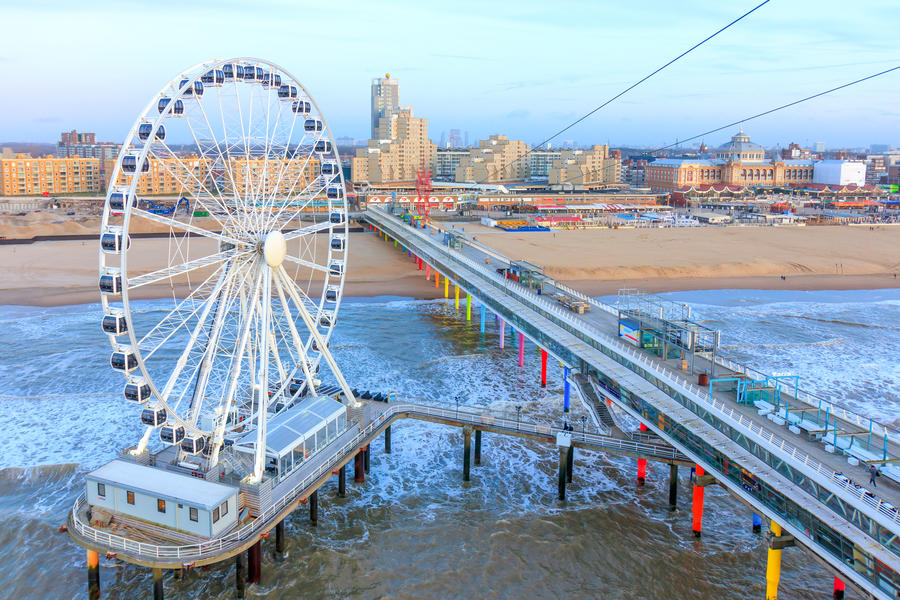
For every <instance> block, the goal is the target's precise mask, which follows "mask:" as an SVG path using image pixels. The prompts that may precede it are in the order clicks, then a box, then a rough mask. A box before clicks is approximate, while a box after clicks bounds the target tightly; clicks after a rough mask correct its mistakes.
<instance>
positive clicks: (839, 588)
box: [834, 577, 846, 600]
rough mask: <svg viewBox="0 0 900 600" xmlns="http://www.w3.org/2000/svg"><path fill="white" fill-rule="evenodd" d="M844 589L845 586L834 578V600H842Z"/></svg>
mask: <svg viewBox="0 0 900 600" xmlns="http://www.w3.org/2000/svg"><path fill="white" fill-rule="evenodd" d="M845 587H846V586H845V585H844V582H843V581H841V580H840V579H838V578H837V577H835V578H834V600H844V588H845Z"/></svg>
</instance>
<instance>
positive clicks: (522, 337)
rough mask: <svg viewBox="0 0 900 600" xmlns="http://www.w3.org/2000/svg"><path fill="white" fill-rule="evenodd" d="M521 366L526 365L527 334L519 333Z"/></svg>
mask: <svg viewBox="0 0 900 600" xmlns="http://www.w3.org/2000/svg"><path fill="white" fill-rule="evenodd" d="M519 366H520V367H522V366H525V334H524V333H520V334H519Z"/></svg>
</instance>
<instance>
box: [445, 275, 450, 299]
mask: <svg viewBox="0 0 900 600" xmlns="http://www.w3.org/2000/svg"><path fill="white" fill-rule="evenodd" d="M449 297H450V280H449V279H447V278H446V277H444V298H449Z"/></svg>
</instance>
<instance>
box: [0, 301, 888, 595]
mask: <svg viewBox="0 0 900 600" xmlns="http://www.w3.org/2000/svg"><path fill="white" fill-rule="evenodd" d="M664 296H665V297H667V298H669V299H671V300H675V301H679V302H686V303H689V304H690V305H691V306H692V310H693V318H694V319H695V320H697V321H699V322H701V323H704V324H705V325H707V326H710V327H714V328H718V329H720V330H721V331H722V341H721V344H722V346H723V351H724V352H725V353H727V354H729V355H731V356H733V357H735V358H737V359H740V360H742V361H744V362H746V363H749V364H751V365H753V366H755V367H757V368H759V369H761V370H763V371H766V372H777V373H780V374H788V373H790V374H798V375H800V377H801V385H802V386H803V387H804V388H807V389H809V390H811V391H813V392H816V393H819V394H822V395H824V396H826V397H828V398H831V399H834V400H835V401H837V402H840V403H842V404H846V405H848V406H851V407H853V408H855V409H856V410H858V411H860V412H862V413H863V414H865V415H869V416H871V417H872V418H875V419H877V420H880V421H884V422H886V423H889V424H892V425H894V426H900V411H898V410H897V407H898V401H900V361H898V360H897V356H898V355H900V331H898V330H900V290H869V291H837V292H836V291H820V292H796V291H777V292H775V291H754V290H720V291H702V292H685V293H672V294H664ZM147 302H148V303H150V302H153V301H147ZM100 317H101V311H100V307H99V305H98V304H88V305H78V306H63V307H53V308H41V307H24V306H4V307H0V431H2V432H5V433H3V435H2V436H0V564H2V565H5V567H4V575H3V578H2V579H3V584H2V586H0V598H47V599H54V600H56V599H63V598H84V597H86V594H87V575H86V570H85V552H84V550H83V549H81V548H80V547H79V546H77V545H75V544H74V543H72V542H71V541H70V540H69V537H68V535H67V534H65V533H60V532H59V527H60V525H62V524H63V523H64V522H65V519H66V512H67V511H68V510H69V509H70V508H71V506H72V504H73V502H74V501H75V498H76V497H77V495H78V494H79V493H80V492H81V491H82V490H83V485H84V483H83V481H84V479H83V478H84V475H85V473H86V472H88V471H90V470H92V469H94V468H96V467H98V466H100V465H101V464H103V463H105V462H107V461H109V460H111V459H112V458H114V457H115V455H116V452H117V451H118V450H120V449H121V448H123V447H126V446H128V445H131V444H133V443H134V442H135V441H136V440H137V439H138V438H139V437H140V434H141V431H142V427H141V425H140V423H139V418H138V410H137V409H136V407H135V406H133V405H129V404H127V403H126V402H125V401H124V400H123V399H122V398H121V395H120V394H121V388H122V378H121V375H120V374H118V373H115V372H113V371H112V370H111V369H110V368H109V366H108V362H107V361H108V358H109V346H108V343H107V340H106V338H105V336H104V335H103V334H102V333H101V331H100ZM507 331H508V330H507ZM498 332H499V329H498V327H497V325H496V323H495V322H494V321H493V319H489V320H488V327H487V332H486V333H485V334H484V335H481V334H480V332H479V327H478V323H477V322H476V321H475V320H473V321H472V322H471V323H467V322H466V320H465V315H464V311H457V310H456V309H455V308H454V307H453V305H452V303H448V302H446V301H443V300H437V301H416V300H412V299H408V298H394V297H380V298H372V299H355V298H350V299H347V300H345V302H344V304H343V305H342V308H341V314H340V319H339V322H338V325H337V327H336V329H335V333H334V337H333V338H332V344H331V347H332V350H333V352H334V354H335V357H336V359H337V362H338V364H340V365H341V366H342V368H343V372H344V374H345V376H346V378H347V379H348V381H349V382H350V383H351V385H352V386H353V387H356V388H360V389H369V390H373V391H381V392H397V394H398V396H399V397H400V398H401V399H402V398H411V399H416V400H417V401H421V402H431V403H443V404H446V405H448V406H453V405H454V404H455V403H456V402H457V400H458V402H459V403H460V404H461V405H475V406H481V407H490V408H492V409H494V410H501V411H507V412H511V413H514V407H515V406H521V407H522V409H521V418H522V419H523V420H530V421H538V422H554V423H559V422H560V421H561V419H562V418H563V417H562V399H563V389H562V368H561V367H559V366H558V365H552V368H551V369H550V377H549V383H548V386H547V387H546V388H541V387H540V382H539V371H540V357H539V355H538V352H537V350H536V349H535V348H532V347H530V346H529V347H528V351H527V352H526V354H525V357H526V358H525V366H524V367H522V368H519V367H518V366H517V361H516V350H515V347H514V345H513V344H512V343H507V345H506V348H505V349H500V347H499V344H498ZM323 371H324V370H323ZM584 414H585V409H584V408H583V407H582V406H581V405H580V403H579V402H578V401H573V411H572V413H571V415H570V417H569V419H570V422H572V423H574V424H575V425H576V428H577V427H578V424H579V423H580V417H581V416H582V415H584ZM392 437H393V440H392V442H393V443H392V450H393V451H392V453H391V454H385V453H384V448H383V445H382V443H381V440H377V441H376V442H375V443H373V444H372V448H373V450H372V458H371V471H370V473H369V475H368V477H367V479H366V482H365V483H364V484H352V483H349V482H348V490H347V497H346V498H337V496H336V491H337V485H336V481H332V482H330V483H328V484H326V486H325V487H324V488H323V489H322V490H321V492H320V500H319V519H318V525H317V526H316V527H313V526H311V525H310V523H309V520H308V515H307V514H306V512H305V511H304V510H303V509H302V508H301V509H300V510H297V511H295V513H293V514H292V515H291V516H290V517H289V518H288V519H287V522H286V534H287V550H288V554H287V556H286V557H284V558H276V557H274V556H273V553H272V547H273V546H274V543H273V542H271V541H265V542H264V552H263V565H262V570H263V574H262V582H261V583H260V584H255V585H252V586H249V588H248V591H247V597H249V598H272V599H275V598H305V599H307V598H308V599H317V598H360V599H369V598H396V599H406V598H410V599H411V598H509V599H513V598H515V599H519V598H573V599H576V598H598V597H602V598H605V599H620V598H621V599H631V598H660V599H663V598H664V599H668V600H681V599H684V600H688V599H690V600H696V599H705V598H710V599H712V598H729V599H731V598H735V599H741V598H748V599H749V598H754V599H755V598H761V597H763V596H764V593H765V592H764V590H765V558H766V555H765V552H766V548H765V541H764V538H763V537H762V536H761V535H760V534H754V533H752V530H751V514H750V512H749V511H748V510H747V509H746V508H745V507H743V506H742V505H740V504H739V503H738V502H737V501H735V500H734V499H732V498H731V497H730V496H729V495H728V494H727V493H726V492H724V491H723V490H720V489H718V488H708V490H707V493H706V504H705V507H706V509H705V513H704V524H703V537H702V538H700V539H695V538H694V537H692V535H691V517H690V509H689V502H690V487H689V482H688V472H687V469H685V468H682V469H681V472H680V481H679V487H678V494H679V503H680V507H679V509H678V510H676V511H675V512H671V511H670V510H669V507H668V502H667V498H668V496H667V493H668V481H667V478H668V467H667V466H666V465H654V464H653V463H651V464H650V465H649V466H648V474H647V483H646V485H645V486H643V487H637V486H636V482H635V471H636V465H635V461H634V460H632V459H628V458H623V457H617V456H613V455H607V454H603V453H600V452H588V451H579V452H578V453H577V456H576V460H575V470H574V481H573V483H572V484H571V485H570V486H569V490H568V496H567V499H566V501H565V502H560V501H558V500H557V497H556V478H555V465H556V460H557V456H556V455H557V452H556V449H555V448H554V447H552V446H550V445H543V444H540V443H537V442H530V441H524V440H519V439H517V438H507V437H503V436H498V435H490V434H485V435H484V441H483V450H482V454H483V464H482V466H479V467H473V469H472V477H471V481H469V482H466V483H464V482H463V481H462V456H461V454H462V434H461V432H460V430H459V429H456V428H450V427H445V426H441V425H437V424H429V423H422V422H416V421H401V422H398V423H397V424H395V425H394V427H393V436H392ZM335 479H336V478H335ZM783 561H784V562H783V572H782V580H781V593H782V597H784V598H800V599H805V598H809V599H813V598H817V599H818V598H824V597H830V594H831V589H832V581H833V580H832V578H831V577H830V576H829V575H828V574H827V573H826V571H824V569H823V568H822V567H820V566H819V565H818V564H817V563H816V562H815V561H814V560H813V559H812V558H811V557H810V556H808V555H806V554H804V553H803V552H802V551H800V550H787V551H785V552H784V556H783ZM100 570H101V589H102V590H103V591H102V593H103V597H104V598H142V597H147V596H148V595H149V594H150V593H151V587H152V583H151V574H150V571H149V570H147V569H143V568H138V567H134V566H131V565H128V564H125V563H122V562H119V561H117V560H115V559H106V558H103V557H101V564H100ZM165 587H166V594H167V597H169V598H230V597H233V595H234V565H233V562H231V561H228V562H225V563H221V564H219V565H214V566H211V567H209V568H198V569H193V570H189V571H186V572H185V573H184V575H183V577H182V578H180V579H175V578H174V577H171V576H167V578H166V581H165Z"/></svg>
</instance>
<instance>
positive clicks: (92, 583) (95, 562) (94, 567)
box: [87, 550, 100, 600]
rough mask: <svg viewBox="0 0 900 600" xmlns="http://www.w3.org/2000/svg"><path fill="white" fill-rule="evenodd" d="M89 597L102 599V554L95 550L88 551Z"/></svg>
mask: <svg viewBox="0 0 900 600" xmlns="http://www.w3.org/2000/svg"><path fill="white" fill-rule="evenodd" d="M87 569H88V598H90V600H100V554H99V553H97V552H95V551H94V550H88V551H87Z"/></svg>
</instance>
